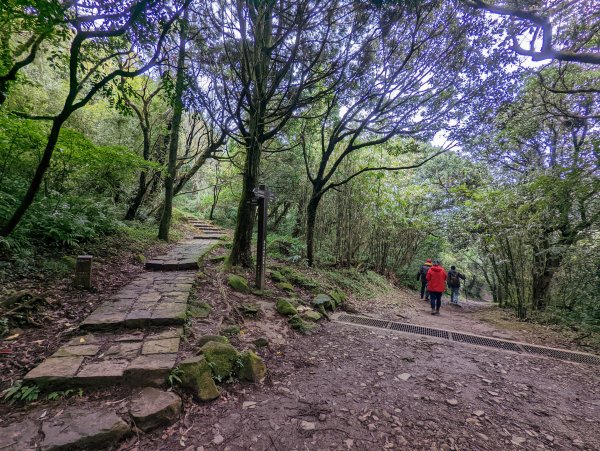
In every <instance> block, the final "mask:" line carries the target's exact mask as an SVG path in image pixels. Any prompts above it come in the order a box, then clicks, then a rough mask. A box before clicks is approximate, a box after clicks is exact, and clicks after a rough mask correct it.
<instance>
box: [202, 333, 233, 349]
mask: <svg viewBox="0 0 600 451" xmlns="http://www.w3.org/2000/svg"><path fill="white" fill-rule="evenodd" d="M209 341H214V342H217V343H225V344H229V338H227V337H224V336H223V335H203V336H202V337H200V338H199V339H198V342H197V343H196V346H197V347H198V348H201V347H202V346H204V345H205V344H206V343H208V342H209Z"/></svg>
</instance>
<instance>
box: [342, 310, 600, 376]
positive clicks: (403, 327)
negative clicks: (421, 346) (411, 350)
mask: <svg viewBox="0 0 600 451" xmlns="http://www.w3.org/2000/svg"><path fill="white" fill-rule="evenodd" d="M336 320H337V321H340V322H343V323H350V324H358V325H360V326H370V327H377V328H380V329H391V330H397V331H399V332H407V333H410V334H417V335H427V336H430V337H436V338H443V339H446V340H453V341H457V342H459V343H468V344H473V345H477V346H485V347H487V348H496V349H502V350H505V351H513V352H519V353H527V354H533V355H541V356H544V357H551V358H554V359H559V360H566V361H569V362H576V363H587V364H589V365H600V356H596V355H593V354H584V353H581V352H571V351H566V350H562V349H552V348H545V347H543V346H534V345H528V344H525V343H515V342H512V341H506V340H497V339H495V338H488V337H482V336H479V335H470V334H462V333H459V332H450V331H447V330H442V329H433V328H430V327H423V326H417V325H415V324H407V323H397V322H394V321H385V320H382V319H375V318H368V317H366V316H356V315H347V314H341V315H339V316H338V317H337V319H336Z"/></svg>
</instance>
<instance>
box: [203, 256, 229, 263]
mask: <svg viewBox="0 0 600 451" xmlns="http://www.w3.org/2000/svg"><path fill="white" fill-rule="evenodd" d="M226 258H227V255H217V256H215V257H211V258H209V259H208V261H209V262H211V263H221V262H223V261H225V259H226Z"/></svg>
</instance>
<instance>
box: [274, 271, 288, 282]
mask: <svg viewBox="0 0 600 451" xmlns="http://www.w3.org/2000/svg"><path fill="white" fill-rule="evenodd" d="M271 279H273V280H274V281H275V282H287V279H286V278H285V276H284V275H283V274H281V273H280V272H279V271H271Z"/></svg>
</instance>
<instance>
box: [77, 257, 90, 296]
mask: <svg viewBox="0 0 600 451" xmlns="http://www.w3.org/2000/svg"><path fill="white" fill-rule="evenodd" d="M74 285H75V286H76V287H82V288H87V289H89V288H92V256H91V255H78V256H77V263H76V264H75V282H74Z"/></svg>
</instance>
